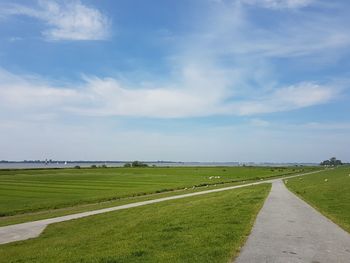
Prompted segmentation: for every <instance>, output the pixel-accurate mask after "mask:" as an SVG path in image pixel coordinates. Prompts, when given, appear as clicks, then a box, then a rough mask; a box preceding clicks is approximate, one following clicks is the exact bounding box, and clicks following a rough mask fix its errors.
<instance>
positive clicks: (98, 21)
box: [0, 0, 110, 40]
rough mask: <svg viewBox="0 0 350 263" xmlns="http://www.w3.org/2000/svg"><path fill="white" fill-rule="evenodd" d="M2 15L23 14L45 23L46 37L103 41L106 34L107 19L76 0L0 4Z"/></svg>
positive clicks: (43, 0)
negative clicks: (32, 4) (31, 3)
mask: <svg viewBox="0 0 350 263" xmlns="http://www.w3.org/2000/svg"><path fill="white" fill-rule="evenodd" d="M0 14H1V15H3V16H10V15H24V16H29V17H33V18H36V19H39V20H42V21H43V22H45V24H46V25H47V26H48V29H46V30H45V31H43V32H42V34H43V36H44V37H45V38H46V39H47V40H104V39H107V38H108V37H109V34H110V33H109V27H110V21H109V19H108V18H107V17H106V16H105V15H104V14H102V13H101V12H100V11H99V10H97V9H95V8H93V7H91V6H87V5H84V4H82V3H81V2H80V1H79V0H73V1H60V2H58V1H55V0H39V1H38V4H37V6H35V7H32V6H28V5H20V4H7V5H2V6H1V11H0Z"/></svg>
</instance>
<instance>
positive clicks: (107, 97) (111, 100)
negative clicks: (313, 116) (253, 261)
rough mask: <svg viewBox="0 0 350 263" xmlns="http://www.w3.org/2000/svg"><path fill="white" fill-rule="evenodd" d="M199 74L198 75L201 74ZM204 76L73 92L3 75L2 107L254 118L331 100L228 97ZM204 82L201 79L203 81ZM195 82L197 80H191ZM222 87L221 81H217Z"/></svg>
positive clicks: (321, 89)
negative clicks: (168, 84)
mask: <svg viewBox="0 0 350 263" xmlns="http://www.w3.org/2000/svg"><path fill="white" fill-rule="evenodd" d="M202 73H203V72H202ZM213 79H214V78H213V77H211V76H208V81H211V82H209V83H208V84H207V85H208V86H207V87H205V86H204V87H201V89H198V87H196V86H191V85H190V86H187V85H188V83H191V81H192V80H188V76H184V79H183V82H182V84H183V86H179V87H176V86H171V87H153V88H149V87H141V88H132V87H128V86H125V85H123V83H121V82H120V81H118V80H117V79H113V78H104V79H101V78H97V77H90V78H85V82H84V83H83V84H81V85H80V87H79V88H78V89H76V88H73V87H55V86H53V85H50V84H48V83H45V81H43V80H38V79H35V78H30V77H27V78H23V77H18V76H15V75H13V74H11V73H8V72H4V71H2V74H0V104H1V106H0V107H1V108H7V109H12V110H25V111H37V112H40V111H42V110H43V109H44V110H45V111H46V112H56V113H57V112H60V113H64V112H65V113H74V114H78V115H88V116H134V117H140V116H142V117H150V118H185V117H201V116H211V115H233V116H235V115H236V116H240V115H256V114H264V113H265V114H266V113H272V112H278V111H289V110H295V109H301V108H305V107H310V106H313V105H319V104H323V103H326V102H329V101H330V100H332V99H334V98H335V97H336V95H337V92H336V90H335V89H334V87H331V86H322V85H318V84H314V83H308V82H305V83H300V84H297V85H293V86H289V87H285V88H279V89H275V90H271V91H268V92H265V93H264V94H262V95H259V96H256V97H254V98H249V99H244V100H242V99H239V98H235V96H233V97H232V98H231V99H230V100H228V99H227V95H228V93H229V89H227V88H226V89H225V88H221V89H213V90H211V91H210V92H205V91H204V92H202V93H201V92H200V90H202V91H203V90H205V89H210V88H211V87H212V85H215V84H220V82H219V80H218V82H215V81H213ZM203 81H204V82H205V79H203ZM196 83H198V82H196ZM221 84H222V83H221Z"/></svg>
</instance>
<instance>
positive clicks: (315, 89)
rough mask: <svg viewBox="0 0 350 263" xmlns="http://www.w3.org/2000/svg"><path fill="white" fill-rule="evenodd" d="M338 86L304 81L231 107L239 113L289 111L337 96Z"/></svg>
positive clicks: (252, 113) (321, 102)
mask: <svg viewBox="0 0 350 263" xmlns="http://www.w3.org/2000/svg"><path fill="white" fill-rule="evenodd" d="M338 93H339V90H338V88H335V87H332V86H322V85H318V84H315V83H310V82H304V83H299V84H297V85H293V86H289V87H285V88H280V89H277V90H275V91H273V92H272V93H271V94H269V95H265V96H263V97H261V98H258V99H255V100H249V101H245V102H241V103H239V104H238V106H237V105H234V106H233V107H234V108H235V109H237V111H238V112H239V114H240V115H254V114H262V113H271V112H278V111H290V110H295V109H300V108H305V107H310V106H313V105H319V104H323V103H326V102H329V101H330V100H332V99H334V98H335V97H337V96H338Z"/></svg>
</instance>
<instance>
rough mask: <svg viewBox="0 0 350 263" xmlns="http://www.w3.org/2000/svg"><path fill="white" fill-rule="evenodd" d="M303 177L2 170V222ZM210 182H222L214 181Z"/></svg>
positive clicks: (206, 171)
mask: <svg viewBox="0 0 350 263" xmlns="http://www.w3.org/2000/svg"><path fill="white" fill-rule="evenodd" d="M303 169H305V170H307V169H312V168H303ZM300 171H301V168H270V167H176V168H107V169H102V168H100V169H47V170H9V171H6V170H3V171H0V216H2V217H4V216H9V215H15V214H20V213H28V212H33V211H42V210H48V209H57V208H62V207H72V206H76V205H81V204H88V203H96V202H101V201H107V200H116V199H118V198H124V197H131V196H138V195H145V194H151V193H159V192H165V191H171V190H175V189H183V188H186V187H192V186H200V185H205V184H219V183H224V182H225V183H228V182H239V181H242V180H258V179H260V178H267V177H271V176H279V175H283V174H291V173H296V172H300ZM211 176H216V177H220V178H212V179H210V177H211Z"/></svg>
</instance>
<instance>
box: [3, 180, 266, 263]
mask: <svg viewBox="0 0 350 263" xmlns="http://www.w3.org/2000/svg"><path fill="white" fill-rule="evenodd" d="M269 189H270V185H269V184H262V185H258V186H253V187H246V188H241V189H235V190H230V191H225V192H220V193H212V194H207V195H203V196H196V197H190V198H185V199H180V200H173V201H166V202H162V203H158V204H153V205H148V206H143V207H138V208H132V209H128V210H122V211H117V212H110V213H105V214H101V215H96V216H91V217H87V218H83V219H79V220H73V221H68V222H64V223H59V224H54V225H50V226H49V227H48V228H47V229H46V230H45V231H44V233H43V234H42V235H41V236H40V237H39V238H36V239H32V240H27V241H21V242H16V243H12V244H6V245H1V246H0V255H1V257H0V262H6V263H10V262H45V263H49V262H96V263H97V262H100V263H102V262H104V263H107V262H108V263H116V262H118V263H120V262H143V263H144V262H145V263H147V262H152V263H153V262H174V263H176V262H182V263H183V262H189V263H193V262H201V263H203V262H210V263H213V262H222V263H226V262H230V261H231V260H232V258H233V257H234V256H236V255H237V253H238V251H239V248H240V247H241V245H243V243H244V241H245V239H246V236H247V235H248V234H249V232H250V229H251V227H252V224H253V222H254V220H255V217H256V215H257V213H258V211H259V210H260V208H261V206H262V204H263V201H264V199H265V198H266V196H267V195H268V192H269Z"/></svg>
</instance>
